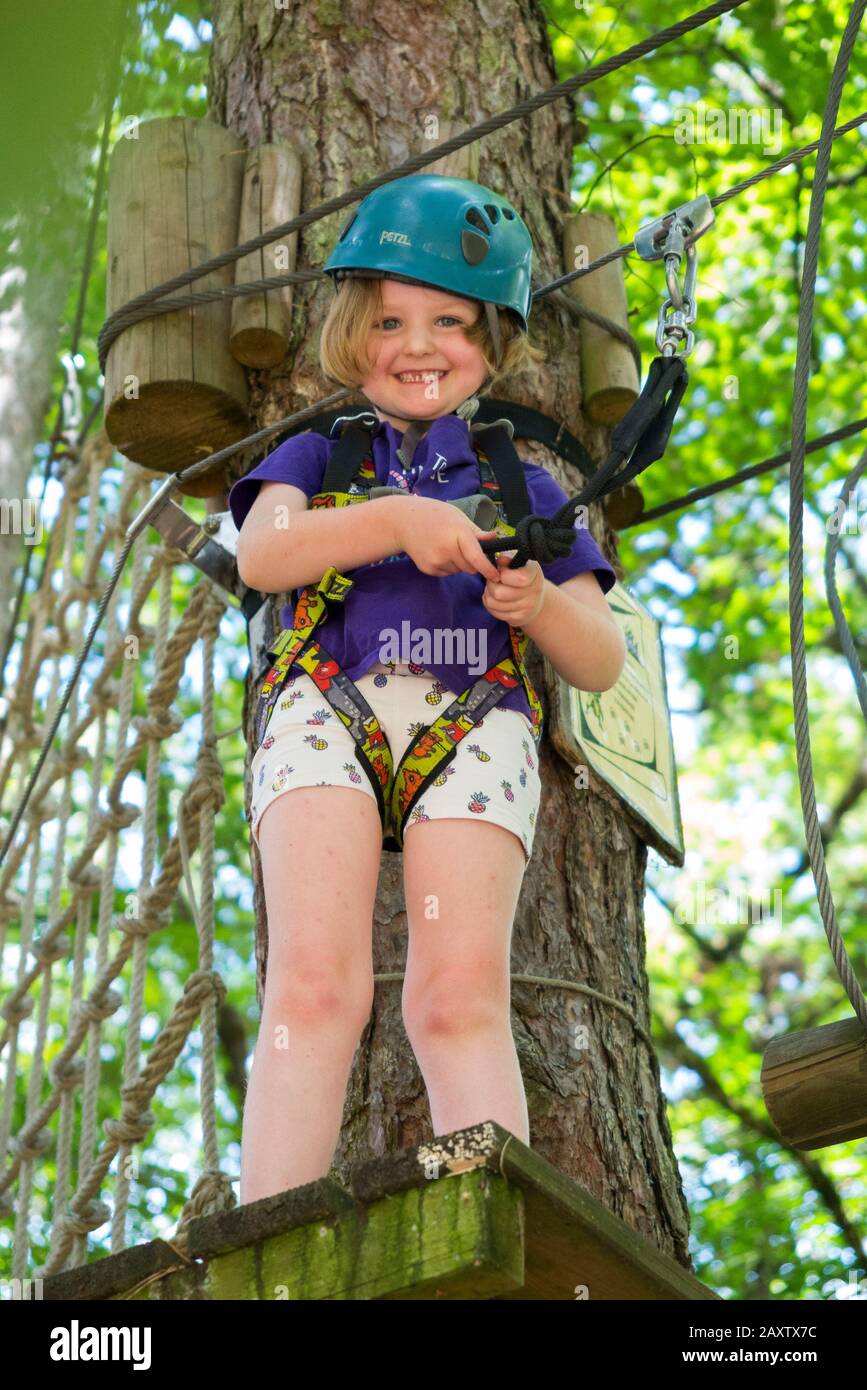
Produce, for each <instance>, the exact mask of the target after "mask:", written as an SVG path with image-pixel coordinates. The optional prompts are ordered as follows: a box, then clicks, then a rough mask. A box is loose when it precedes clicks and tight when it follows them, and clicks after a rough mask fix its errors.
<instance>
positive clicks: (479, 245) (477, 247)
mask: <svg viewBox="0 0 867 1390" xmlns="http://www.w3.org/2000/svg"><path fill="white" fill-rule="evenodd" d="M490 249H491V248H490V246H489V244H488V240H487V237H483V236H479V234H478V232H469V231H467V229H466V227H464V229H463V231H462V232H461V251H462V252H463V254H464V260H465V261H466V262H467V265H481V263H482V261H483V260H484V259H485V257H486V256H487V254H488V252H489V250H490Z"/></svg>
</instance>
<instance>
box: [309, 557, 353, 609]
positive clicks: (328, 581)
mask: <svg viewBox="0 0 867 1390" xmlns="http://www.w3.org/2000/svg"><path fill="white" fill-rule="evenodd" d="M352 584H353V581H352V580H351V579H350V578H349V577H348V575H345V574H341V573H340V572H339V570H337V569H336V568H335V566H334V565H329V566H328V569H327V570H326V571H325V573H324V574H323V576H322V578H321V579H320V581H319V583H318V584H317V585H316V592H317V594H321V595H322V597H323V598H326V599H331V601H332V602H333V603H342V602H343V600H344V599H345V598H346V595H347V594H348V593H349V590H350V589H351V588H352Z"/></svg>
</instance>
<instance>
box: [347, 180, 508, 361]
mask: <svg viewBox="0 0 867 1390" xmlns="http://www.w3.org/2000/svg"><path fill="white" fill-rule="evenodd" d="M532 259H533V242H532V239H531V237H530V233H529V232H528V231H527V228H526V225H525V223H524V221H523V219H522V218H521V217H520V216H519V214H518V213H517V212H516V211H515V209H514V208H513V207H512V205H511V204H510V203H508V202H507V201H506V199H505V198H503V197H501V195H500V194H499V193H495V192H494V191H493V189H490V188H485V187H484V185H482V184H480V183H473V182H472V180H471V179H454V178H448V177H446V175H444V174H410V175H408V176H407V177H405V178H400V179H394V180H392V182H391V183H386V184H383V185H382V186H381V187H379V188H375V189H374V190H373V192H372V193H368V195H367V197H366V198H363V199H362V201H361V202H360V203H359V204H358V207H356V208H354V209H353V211H352V213H351V214H350V216H349V218H348V219H347V221H346V222H345V223H344V226H343V228H342V229H341V232H340V236H339V237H338V239H337V244H336V246H335V247H334V250H333V251H332V252H331V255H330V256H329V257H328V260H327V261H326V262H325V266H324V270H325V274H326V275H331V276H332V277H333V279H334V283H335V288H337V287H339V285H340V282H341V281H342V279H343V278H344V277H345V276H347V275H359V276H364V277H373V278H375V277H387V278H389V279H392V280H403V281H405V282H406V283H407V284H410V285H424V286H426V287H428V288H433V289H440V290H450V291H451V292H452V294H459V295H461V296H462V297H464V298H465V299H477V300H479V301H481V303H482V304H484V306H485V312H486V314H487V316H488V323H489V325H490V329H491V337H492V338H493V342H494V351H495V354H496V360H497V366H499V365H500V362H501V361H502V355H503V351H502V340H501V336H500V326H499V322H498V320H497V314H496V309H495V306H499V307H500V308H503V309H511V310H512V312H513V313H514V314H515V315H516V317H517V319H518V322H519V324H520V327H521V330H522V332H524V333H526V332H527V323H528V320H529V317H530V307H531V305H532V302H533V291H532V287H531V268H532Z"/></svg>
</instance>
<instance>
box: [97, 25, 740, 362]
mask: <svg viewBox="0 0 867 1390" xmlns="http://www.w3.org/2000/svg"><path fill="white" fill-rule="evenodd" d="M745 3H746V0H717V3H716V4H713V5H710V6H708V7H707V8H706V9H704V10H699V11H698V12H697V13H696V14H693V15H690V16H689V18H688V19H682V20H679V21H678V22H677V23H676V24H672V25H670V26H669V28H667V29H661V30H659V31H658V32H657V33H655V34H651V35H649V37H648V38H646V39H642V40H641V42H640V43H636V44H633V45H632V47H631V48H627V49H624V50H623V52H622V53H617V54H615V55H614V56H613V57H611V58H607V59H606V60H605V62H603V63H597V64H596V65H595V66H594V67H591V68H587V69H586V70H585V71H584V72H581V73H577V74H576V75H575V76H574V77H568V78H566V80H565V81H563V82H558V83H556V85H555V86H553V87H548V88H547V89H546V90H545V91H544V92H537V93H536V94H535V96H532V97H530V98H529V99H528V100H527V101H521V102H518V103H517V105H515V106H511V107H509V109H508V110H507V111H501V112H500V113H499V115H497V116H492V117H490V119H488V120H486V121H480V122H479V124H478V125H474V126H471V127H470V128H469V129H468V130H464V131H462V132H461V134H459V135H455V136H453V137H452V138H451V139H450V140H444V141H443V142H442V144H440V145H436V146H434V148H433V149H432V150H429V151H427V153H425V154H416V155H413V156H412V157H411V158H410V159H407V160H404V162H403V164H399V165H397V166H396V167H394V168H392V169H388V170H386V172H385V173H383V174H378V175H377V176H376V178H373V179H368V181H367V183H363V184H361V185H360V186H359V187H358V188H354V189H350V190H349V191H348V192H346V193H341V194H340V195H339V196H338V197H336V198H330V199H329V200H328V201H327V202H325V203H320V204H319V205H318V206H317V207H314V208H311V209H310V210H309V211H308V212H303V213H299V215H298V216H297V217H293V218H291V219H290V220H289V221H288V222H284V223H282V224H281V226H279V227H274V228H272V229H271V230H270V231H267V232H261V233H260V234H259V235H258V236H255V237H251V239H250V240H249V241H245V242H243V243H242V244H241V245H239V246H234V247H232V248H231V250H228V251H221V252H220V253H219V255H217V256H212V257H211V258H210V260H207V261H202V262H201V263H200V264H199V265H197V266H192V267H191V268H190V269H189V270H185V271H183V272H182V273H181V274H179V275H175V276H173V277H172V278H171V279H170V280H164V281H163V283H162V284H160V285H156V286H154V287H153V288H152V289H149V290H145V291H144V292H143V293H142V294H139V295H136V297H135V298H134V299H131V300H129V302H128V303H127V304H124V305H123V306H122V307H121V308H120V309H117V310H116V311H115V312H114V313H113V314H112V315H111V317H110V318H108V319H107V320H106V322H105V323H104V324H103V327H102V330H101V332H100V334H99V338H98V339H97V347H98V350H99V365H100V368H101V370H102V371H103V372H104V371H105V363H106V358H107V356H108V350H109V348H110V347H111V345H112V343H113V342H114V340H115V338H117V337H118V335H119V334H120V333H122V332H123V330H124V328H127V327H129V326H130V325H131V324H133V323H138V322H140V321H141V320H142V319H144V318H150V317H152V316H153V314H154V312H156V313H168V312H171V311H172V310H174V309H188V308H189V307H190V306H191V305H192V304H196V303H207V302H208V301H209V300H213V299H231V298H234V297H235V296H236V295H239V294H241V295H243V294H254V293H260V292H261V291H262V290H263V289H266V290H267V289H274V288H275V287H277V286H278V285H287V284H297V283H304V282H305V281H309V280H317V279H319V278H320V277H321V275H322V272H321V271H316V270H302V271H292V272H291V273H287V274H286V275H282V276H276V277H274V278H271V279H268V280H252V281H250V282H249V283H248V284H245V285H232V286H226V287H225V288H223V289H218V290H206V291H198V292H195V293H191V294H190V295H188V296H185V297H184V298H182V299H176V300H174V301H171V300H170V301H169V302H168V304H165V305H163V306H162V307H160V308H156V305H155V301H156V300H157V299H160V298H162V297H163V296H165V295H167V294H170V293H171V292H172V290H177V289H182V288H183V286H184V285H189V284H191V283H192V282H193V281H194V280H199V279H201V278H202V277H203V276H205V275H209V274H210V273H211V272H212V271H215V270H221V269H222V268H223V266H226V265H231V264H232V263H233V262H234V261H237V260H240V259H241V257H242V256H247V255H249V254H250V253H251V252H253V251H259V250H260V249H261V248H262V247H263V246H268V245H270V243H271V242H272V241H276V240H278V239H280V238H283V237H288V236H291V235H292V233H293V232H297V231H300V230H301V229H302V228H303V227H309V226H310V225H311V223H313V222H318V221H320V220H321V219H322V218H323V217H329V216H330V215H331V214H332V213H335V212H340V211H341V209H342V208H345V207H348V206H349V204H350V203H355V202H358V201H359V200H360V199H362V198H365V197H366V196H367V194H368V193H372V192H373V190H374V189H375V188H381V187H382V185H383V184H386V183H391V182H393V181H394V180H395V179H399V178H403V177H405V176H406V175H407V174H413V173H415V171H416V170H417V169H423V168H425V167H426V166H427V165H428V164H435V163H436V162H437V160H439V159H444V158H445V157H446V156H447V155H450V154H453V153H454V152H455V151H456V150H460V149H463V147H464V146H465V145H471V144H473V143H474V142H475V141H476V140H480V139H482V138H483V137H484V136H486V135H491V134H493V132H494V131H495V130H501V129H503V127H504V126H507V125H511V124H512V122H513V121H517V120H521V119H523V117H524V116H529V115H532V113H533V112H534V111H539V110H541V109H542V108H543V107H545V106H550V105H551V103H552V102H555V101H559V100H560V99H561V98H562V97H565V96H568V95H570V94H571V93H572V92H576V91H579V90H580V89H581V88H582V87H588V86H590V85H591V83H593V82H597V81H599V79H600V78H602V77H607V76H608V75H609V74H610V73H612V72H617V71H618V69H620V68H623V67H627V66H628V65H629V64H630V63H634V62H637V60H638V59H639V58H643V57H645V56H646V55H647V54H648V53H654V52H655V51H656V50H657V49H659V48H664V47H665V46H666V44H669V43H673V42H674V41H675V40H676V39H679V38H682V37H683V35H684V34H688V33H690V32H691V31H692V30H693V29H699V28H701V27H702V26H703V25H705V24H709V23H710V22H711V20H714V19H717V18H718V17H719V16H720V15H723V14H728V13H729V11H731V10H736V9H739V8H740V6H741V5H743V4H745ZM140 311H142V312H140Z"/></svg>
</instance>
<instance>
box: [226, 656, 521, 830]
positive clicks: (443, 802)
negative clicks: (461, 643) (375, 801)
mask: <svg viewBox="0 0 867 1390" xmlns="http://www.w3.org/2000/svg"><path fill="white" fill-rule="evenodd" d="M398 676H400V677H404V679H401V680H398ZM358 684H359V686H360V687H361V689H362V691H363V693H364V694H365V695H366V697H367V699H368V700H369V701H370V702H371V704H372V706H373V708H374V709H375V710H379V712H380V716H381V714H382V710H383V709H386V708H387V706H378V705H377V703H376V700H377V698H378V694H379V692H382V691H383V690H385V689H387V688H388V687H392V686H393V687H396V688H395V690H394V691H392V692H391V693H392V695H393V696H395V697H396V698H398V704H397V706H396V709H397V710H399V711H400V713H399V714H398V716H397V720H396V721H395V724H394V726H393V728H392V729H386V734H387V736H388V739H389V742H390V744H391V747H392V752H393V755H394V761H395V765H396V764H397V762H398V761H399V757H400V754H401V752H402V751H403V749H404V748H405V747H406V746H407V744H408V743H409V742H410V741H411V740H414V739H415V738H416V737H417V736H418V734H419V732H420V731H421V730H422V729H423V728H425V727H426V726H427V725H428V724H430V723H432V722H433V720H434V719H435V718H436V717H437V716H438V715H440V714H442V712H443V710H445V709H447V708H448V705H449V703H450V702H451V700H452V699H453V698H454V695H453V692H452V691H450V690H449V688H448V687H447V686H446V685H444V684H443V682H442V681H440V680H437V679H435V678H434V677H433V675H432V674H431V672H430V671H428V670H427V669H426V668H425V667H424V666H419V665H418V664H417V663H406V664H403V663H401V664H400V665H399V666H398V664H397V663H395V662H393V661H392V662H378V663H376V664H375V665H374V667H373V669H372V670H370V671H369V672H368V674H367V675H365V676H363V677H362V678H361V679H360V680H359V681H358ZM305 702H306V703H305ZM401 702H403V703H402V704H401ZM278 711H280V712H281V713H282V717H283V724H282V725H281V724H280V723H279V721H278V722H277V724H276V726H275V727H274V728H272V729H269V731H268V734H267V736H266V738H265V739H264V740H263V742H262V744H261V746H260V748H259V750H258V755H257V756H258V758H259V764H258V765H257V767H256V769H255V773H254V779H253V780H254V788H255V790H254V796H255V798H256V799H255V802H254V803H253V804H252V805H251V810H250V818H251V824H252V826H253V830H254V832H255V831H256V827H257V826H258V823H259V821H260V820H261V815H262V812H263V811H264V809H265V808H266V806H267V805H268V804H269V802H270V800H271V799H272V798H274V797H276V796H278V795H280V794H281V793H282V792H285V791H288V790H291V789H292V787H293V786H294V785H297V786H300V787H304V786H317V787H324V786H344V787H347V786H349V787H354V788H356V789H358V790H359V791H361V792H362V793H364V794H368V793H369V794H372V791H371V789H370V786H369V779H368V777H367V775H366V772H365V769H363V768H362V766H361V764H360V762H359V761H358V759H357V757H356V756H355V749H354V745H353V744H352V742H351V738H350V735H349V734H348V731H347V730H346V729H345V727H344V725H343V724H342V722H341V721H340V720H339V719H338V717H337V715H336V713H335V711H334V710H333V709H332V707H331V705H330V704H329V703H328V701H327V700H326V699H325V698H324V695H323V693H322V691H321V690H320V689H319V688H318V687H316V686H315V685H314V683H313V682H312V681H311V679H310V677H309V676H308V675H306V673H305V674H302V673H301V672H297V673H295V674H294V675H292V676H290V677H289V679H287V681H286V683H285V686H284V689H283V691H282V692H281V698H280V700H279V702H278V705H277V709H276V710H275V715H276V714H277V712H278ZM513 716H515V712H514V711H509V712H506V711H501V710H498V709H493V710H490V711H489V712H488V713H487V714H486V716H485V718H484V719H483V720H481V721H480V722H479V723H478V724H476V725H475V726H474V727H473V729H472V731H471V732H470V734H469V736H468V737H466V738H464V739H462V740H461V742H460V745H459V747H458V749H457V750H456V753H455V756H454V757H453V758H452V759H451V761H450V762H449V763H448V764H447V765H446V766H445V767H444V768H442V769H441V771H440V772H439V773H438V775H437V776H436V777H435V778H434V779H433V780H432V781H431V782H430V783H429V784H428V786H427V787H426V789H425V793H424V795H423V797H421V798H420V799H419V800H418V801H417V802H416V804H415V805H414V806H413V808H412V810H411V811H410V814H409V818H408V821H407V828H408V827H409V826H412V825H420V824H425V823H428V822H430V821H431V820H435V819H437V818H439V817H443V818H445V819H448V818H449V815H450V814H451V816H452V817H454V816H461V815H463V816H465V817H467V818H468V819H472V818H476V819H485V820H488V821H489V822H490V823H494V824H496V823H499V824H501V825H503V826H504V827H506V828H507V829H509V830H510V831H512V833H513V834H515V835H517V836H518V838H519V839H520V841H521V844H522V846H523V848H524V852H525V855H527V856H528V857H529V855H530V853H531V850H532V845H533V838H534V829H535V823H536V815H537V811H536V806H537V804H538V802H537V801H534V798H536V797H537V796H538V792H539V776H538V771H537V758H536V756H535V754H536V748H535V743H534V741H533V739H532V734H531V732H530V731H529V729H528V726H527V721H526V719H525V718H524V717H523V716H517V717H513ZM518 718H520V720H521V727H520V728H519V727H518V722H517V720H518ZM308 749H309V753H308V751H307V750H308ZM322 754H325V757H324V758H322V757H321V755H322ZM287 755H288V756H287ZM314 755H315V759H314ZM311 773H312V775H311ZM446 786H448V787H449V788H450V790H449V791H447V792H443V791H442V790H441V789H442V788H445V787H446ZM498 817H499V819H498Z"/></svg>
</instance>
